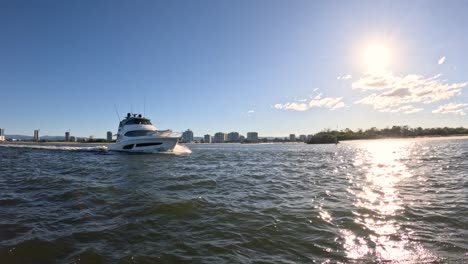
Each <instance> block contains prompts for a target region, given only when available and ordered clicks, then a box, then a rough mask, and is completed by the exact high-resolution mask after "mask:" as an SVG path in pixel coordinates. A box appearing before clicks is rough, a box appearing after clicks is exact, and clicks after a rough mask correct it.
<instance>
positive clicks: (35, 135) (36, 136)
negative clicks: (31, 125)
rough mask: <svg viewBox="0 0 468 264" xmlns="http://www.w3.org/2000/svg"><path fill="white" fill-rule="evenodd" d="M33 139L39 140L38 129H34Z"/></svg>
mask: <svg viewBox="0 0 468 264" xmlns="http://www.w3.org/2000/svg"><path fill="white" fill-rule="evenodd" d="M34 141H39V129H36V130H34Z"/></svg>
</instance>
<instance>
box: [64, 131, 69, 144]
mask: <svg viewBox="0 0 468 264" xmlns="http://www.w3.org/2000/svg"><path fill="white" fill-rule="evenodd" d="M65 141H66V142H69V141H70V132H69V131H67V132H65Z"/></svg>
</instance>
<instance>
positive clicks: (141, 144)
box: [135, 142, 162, 148]
mask: <svg viewBox="0 0 468 264" xmlns="http://www.w3.org/2000/svg"><path fill="white" fill-rule="evenodd" d="M161 144H162V142H155V143H140V144H136V146H135V147H137V148H138V147H149V146H156V145H161Z"/></svg>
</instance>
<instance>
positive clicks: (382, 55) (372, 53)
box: [364, 44, 391, 73]
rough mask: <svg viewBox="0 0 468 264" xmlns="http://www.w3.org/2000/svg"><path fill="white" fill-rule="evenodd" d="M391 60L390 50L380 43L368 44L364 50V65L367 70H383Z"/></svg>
mask: <svg viewBox="0 0 468 264" xmlns="http://www.w3.org/2000/svg"><path fill="white" fill-rule="evenodd" d="M390 62H391V54H390V50H389V49H388V47H387V46H385V45H382V44H372V45H369V46H368V47H367V48H366V49H365V51H364V65H365V66H366V68H367V70H368V71H369V72H374V73H376V72H377V73H378V72H384V71H385V70H387V69H388V67H389V66H390Z"/></svg>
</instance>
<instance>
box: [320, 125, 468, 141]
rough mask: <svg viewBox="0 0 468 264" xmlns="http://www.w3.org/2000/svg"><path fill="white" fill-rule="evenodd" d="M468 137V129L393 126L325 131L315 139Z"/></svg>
mask: <svg viewBox="0 0 468 264" xmlns="http://www.w3.org/2000/svg"><path fill="white" fill-rule="evenodd" d="M451 135H468V129H467V128H464V127H456V128H451V127H437V128H422V127H416V128H411V127H409V126H392V127H386V128H383V129H378V128H376V127H372V128H369V129H365V130H364V129H357V130H356V131H353V130H351V129H349V128H346V129H343V130H339V131H338V130H330V129H327V130H324V131H322V132H319V133H317V134H315V135H314V136H313V138H316V139H317V138H336V139H337V140H356V139H379V138H389V137H393V138H408V137H425V136H451Z"/></svg>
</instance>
